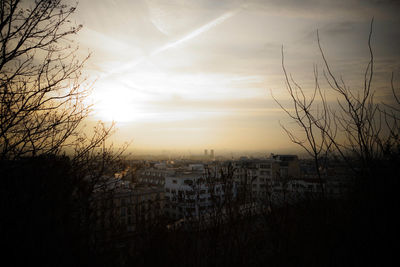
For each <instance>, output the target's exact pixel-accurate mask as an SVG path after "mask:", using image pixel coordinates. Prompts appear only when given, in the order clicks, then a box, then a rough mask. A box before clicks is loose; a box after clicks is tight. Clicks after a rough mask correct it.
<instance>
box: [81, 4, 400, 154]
mask: <svg viewBox="0 0 400 267" xmlns="http://www.w3.org/2000/svg"><path fill="white" fill-rule="evenodd" d="M399 11H400V5H399V4H398V1H395V0H393V1H389V0H387V1H385V0H363V1H362V0H336V1H328V0H303V1H296V0H270V1H268V0H247V1H246V0H230V1H228V0H218V1H215V0H196V1H195V0H191V1H190V0H168V1H166V0H164V1H162V0H135V1H130V0H81V1H80V3H79V4H78V8H77V11H76V14H75V17H74V19H75V21H76V22H77V23H78V24H83V29H82V30H81V31H80V33H79V35H78V42H79V45H80V53H89V52H90V53H91V58H90V60H89V62H88V63H87V64H86V67H85V74H86V75H87V76H88V77H89V78H90V79H91V80H96V82H95V84H94V88H93V93H92V96H91V101H92V103H94V113H93V114H92V116H91V117H90V118H89V119H90V120H93V121H96V120H103V121H107V122H109V121H112V120H114V121H115V122H116V124H117V129H118V131H117V132H116V133H115V135H114V137H113V138H112V140H113V142H115V143H116V144H117V145H118V144H119V143H122V142H131V141H132V144H131V149H133V150H134V151H135V150H136V151H140V150H146V149H147V150H153V151H162V150H169V151H191V152H195V151H202V150H203V149H214V150H215V151H216V153H217V151H227V152H229V151H241V150H242V151H270V152H274V151H275V152H280V151H288V150H296V149H297V147H296V146H295V145H293V144H291V143H290V141H289V139H288V137H287V136H286V134H285V132H284V131H283V130H282V128H281V127H280V123H282V124H285V125H288V126H289V127H290V126H291V125H292V122H290V120H288V119H287V117H286V116H285V114H284V112H283V111H282V110H281V109H280V108H279V106H278V105H277V104H276V103H275V101H274V100H273V98H272V97H271V94H273V95H274V96H275V97H276V98H277V99H279V101H280V102H281V103H283V104H284V105H288V106H290V102H289V99H288V95H287V93H286V91H285V83H284V76H283V71H282V67H281V48H282V46H283V48H284V54H285V65H286V68H287V70H288V72H290V73H291V74H292V75H293V77H294V79H295V80H296V81H297V82H299V83H300V84H301V85H302V86H303V88H304V89H305V90H306V92H307V90H308V88H313V86H312V84H313V66H314V64H316V65H318V66H319V68H320V69H321V70H322V69H323V65H322V62H321V55H320V53H319V50H318V45H317V41H316V40H317V39H316V31H317V30H318V31H319V35H320V39H321V44H322V47H323V49H324V51H325V53H326V56H327V59H328V60H329V62H330V64H331V66H332V69H333V71H334V73H335V74H337V75H341V76H342V78H343V79H344V80H345V81H346V83H347V84H348V85H350V86H351V87H352V88H355V89H356V88H357V87H359V86H360V85H362V78H363V72H364V70H365V67H366V64H367V63H368V60H369V53H368V46H367V41H368V33H369V27H370V21H371V19H372V18H373V17H374V25H373V37H372V46H373V51H374V56H375V59H376V62H375V63H376V64H375V65H376V69H375V73H376V75H375V80H374V83H373V86H374V88H375V91H376V96H377V99H378V100H381V99H387V98H390V92H389V90H388V89H389V88H388V85H389V82H390V75H391V72H394V74H395V77H396V75H397V77H399V79H400V65H399V59H400V49H399V47H400V30H399V29H400V27H399V26H400V23H399V22H400V19H399V16H398V12H399Z"/></svg>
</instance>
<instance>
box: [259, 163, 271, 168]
mask: <svg viewBox="0 0 400 267" xmlns="http://www.w3.org/2000/svg"><path fill="white" fill-rule="evenodd" d="M260 168H261V169H271V164H261V165H260Z"/></svg>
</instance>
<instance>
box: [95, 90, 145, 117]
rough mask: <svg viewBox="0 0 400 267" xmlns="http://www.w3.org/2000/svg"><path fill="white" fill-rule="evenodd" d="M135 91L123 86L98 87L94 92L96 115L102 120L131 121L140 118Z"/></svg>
mask: <svg viewBox="0 0 400 267" xmlns="http://www.w3.org/2000/svg"><path fill="white" fill-rule="evenodd" d="M134 93H135V92H134V91H132V90H128V89H126V88H123V87H117V88H113V89H108V90H107V89H105V88H102V87H100V88H97V89H96V90H95V92H94V93H93V96H92V97H93V102H94V115H95V116H96V117H98V118H100V119H101V120H105V121H116V122H130V121H135V120H137V119H139V117H140V113H141V112H140V110H139V109H138V103H137V101H135V94H134Z"/></svg>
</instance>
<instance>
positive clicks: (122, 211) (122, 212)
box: [121, 207, 126, 217]
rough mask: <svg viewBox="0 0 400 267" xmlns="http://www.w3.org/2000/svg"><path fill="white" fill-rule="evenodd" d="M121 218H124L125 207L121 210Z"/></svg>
mask: <svg viewBox="0 0 400 267" xmlns="http://www.w3.org/2000/svg"><path fill="white" fill-rule="evenodd" d="M121 216H122V217H124V216H126V207H122V208H121Z"/></svg>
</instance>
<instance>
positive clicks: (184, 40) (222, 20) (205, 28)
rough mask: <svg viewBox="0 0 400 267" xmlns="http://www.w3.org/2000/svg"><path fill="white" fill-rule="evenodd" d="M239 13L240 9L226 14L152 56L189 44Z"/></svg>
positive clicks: (159, 49) (160, 49) (165, 46)
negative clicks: (188, 42) (185, 43)
mask: <svg viewBox="0 0 400 267" xmlns="http://www.w3.org/2000/svg"><path fill="white" fill-rule="evenodd" d="M239 11H240V9H236V10H233V11H229V12H226V13H225V14H223V15H221V16H219V17H218V18H216V19H214V20H212V21H210V22H209V23H207V24H206V25H203V26H201V27H200V28H198V29H197V30H195V31H193V32H191V33H189V34H188V35H186V36H184V37H183V38H181V39H179V40H177V41H175V42H171V43H168V44H166V45H164V46H162V47H160V48H158V49H157V50H155V51H154V52H153V53H151V54H150V56H154V55H157V54H159V53H161V52H163V51H165V50H168V49H170V48H173V47H175V46H177V45H180V44H182V43H184V42H187V41H189V40H190V39H193V38H194V37H196V36H198V35H200V34H202V33H203V32H206V31H208V30H210V29H211V28H213V27H215V26H217V25H218V24H220V23H222V22H224V21H225V20H227V19H229V18H230V17H232V16H234V15H236V14H237V13H238V12H239Z"/></svg>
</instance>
